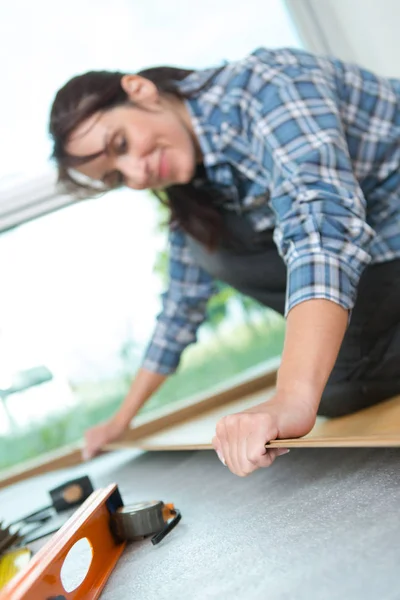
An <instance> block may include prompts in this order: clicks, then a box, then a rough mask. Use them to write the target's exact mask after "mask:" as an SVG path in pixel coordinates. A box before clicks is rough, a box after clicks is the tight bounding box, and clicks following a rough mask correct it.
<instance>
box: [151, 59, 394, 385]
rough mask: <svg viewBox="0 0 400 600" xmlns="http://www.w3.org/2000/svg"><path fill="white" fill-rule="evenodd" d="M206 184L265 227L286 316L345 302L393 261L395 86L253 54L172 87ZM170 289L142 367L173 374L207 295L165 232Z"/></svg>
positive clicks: (357, 71)
mask: <svg viewBox="0 0 400 600" xmlns="http://www.w3.org/2000/svg"><path fill="white" fill-rule="evenodd" d="M210 76H211V83H210V85H208V86H206V88H205V89H204V90H203V91H200V92H198V93H197V94H196V95H195V96H194V97H193V98H190V99H189V100H186V105H187V108H188V110H189V112H190V115H191V119H192V122H193V126H194V130H195V132H196V135H197V136H198V139H199V143H200V146H201V148H202V151H203V155H204V166H205V169H206V174H207V177H208V179H209V180H210V181H211V182H213V183H214V184H217V186H219V187H220V189H221V190H222V191H223V193H224V194H223V195H224V197H225V198H226V208H228V209H232V210H237V211H239V212H240V213H241V214H243V213H244V212H245V213H247V218H249V219H250V220H251V223H252V225H253V227H254V230H255V231H261V230H264V229H273V230H274V241H275V243H276V245H277V248H278V251H279V253H280V255H281V256H282V258H283V259H284V261H285V263H286V266H287V295H286V314H287V312H288V311H289V310H290V309H291V308H293V307H294V306H295V305H296V304H299V303H300V302H304V301H306V300H310V299H312V298H325V299H328V300H331V301H333V302H336V303H338V304H339V305H341V306H342V307H344V308H346V309H351V308H352V307H353V305H354V302H355V298H356V293H357V285H358V282H359V279H360V276H361V273H362V271H363V269H364V268H365V266H366V265H367V264H368V263H369V262H373V263H377V262H384V261H389V260H393V259H395V258H400V81H399V80H394V79H388V78H383V77H377V76H375V75H373V74H372V73H370V72H368V71H366V70H364V69H361V68H359V67H357V66H355V65H351V64H346V63H343V62H341V61H339V60H335V59H330V58H323V57H316V56H314V55H311V54H309V53H308V52H305V51H299V50H288V49H283V50H266V49H264V48H261V49H258V50H256V51H255V52H254V53H252V54H251V55H249V56H248V57H246V58H245V59H244V60H240V61H238V62H234V63H230V64H228V65H226V66H225V67H224V68H223V69H222V70H215V72H213V70H209V69H208V70H205V71H198V72H196V73H193V74H192V75H190V76H189V77H187V78H186V79H185V80H184V81H183V82H181V84H180V85H181V89H182V90H183V91H187V92H189V91H193V90H195V89H197V88H198V87H199V86H200V85H201V84H202V83H203V82H205V81H206V80H207V79H209V78H210ZM170 249H171V254H170V284H169V288H168V291H167V292H166V294H164V296H163V309H162V312H161V314H160V315H159V317H158V321H157V325H156V328H155V331H154V334H153V337H152V340H151V342H150V345H149V347H148V349H147V352H146V356H145V359H144V364H143V366H144V367H145V368H147V369H149V370H151V371H156V372H159V373H165V374H168V373H172V372H173V371H174V370H176V368H177V366H178V364H179V360H180V356H181V354H182V351H183V350H184V348H185V347H186V346H187V345H188V344H190V343H192V342H194V341H195V340H196V332H197V329H198V327H199V325H200V324H201V323H202V321H203V320H204V318H205V312H206V304H207V300H208V299H209V298H210V296H211V295H212V294H213V291H214V285H213V280H212V278H211V277H210V276H209V275H208V274H207V273H206V272H205V271H204V270H203V269H201V268H200V267H199V266H198V265H197V264H196V262H195V259H194V257H192V255H191V253H190V250H189V248H188V246H187V243H186V238H185V234H184V233H183V232H182V231H180V230H174V231H171V232H170Z"/></svg>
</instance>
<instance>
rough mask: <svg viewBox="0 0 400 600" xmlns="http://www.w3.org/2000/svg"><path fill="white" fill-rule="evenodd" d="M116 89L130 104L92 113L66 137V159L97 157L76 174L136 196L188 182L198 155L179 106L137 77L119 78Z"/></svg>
mask: <svg viewBox="0 0 400 600" xmlns="http://www.w3.org/2000/svg"><path fill="white" fill-rule="evenodd" d="M121 85H122V87H123V88H124V90H125V91H126V93H127V95H128V98H129V100H130V101H131V102H132V103H133V104H127V105H123V106H118V107H116V108H113V109H111V110H108V111H106V112H99V113H96V114H95V115H93V116H91V117H90V118H88V119H87V120H86V121H84V122H83V123H82V124H81V125H79V127H77V129H76V130H75V131H74V132H73V134H72V135H71V137H70V139H69V141H68V144H67V146H66V150H67V152H68V153H69V154H72V155H75V156H88V155H91V154H95V153H98V152H101V155H100V156H98V157H97V158H95V159H93V160H91V161H89V162H86V163H84V164H83V165H80V166H79V167H77V169H78V170H79V171H80V172H81V173H83V174H84V175H87V176H88V177H90V178H91V179H95V180H98V181H103V182H104V183H105V184H106V185H107V187H115V186H117V185H119V184H123V185H126V186H128V187H130V188H133V189H136V190H142V189H147V188H153V189H156V188H163V187H167V186H169V185H173V184H183V183H187V182H189V181H190V180H191V179H192V177H193V174H194V172H195V168H196V162H198V161H200V160H201V152H200V149H199V147H198V144H197V141H196V137H195V134H194V131H193V128H192V125H191V122H190V117H189V114H188V112H187V109H186V107H185V105H184V103H183V102H181V101H179V100H177V99H172V100H169V99H168V100H167V99H165V98H162V97H160V95H159V94H158V92H157V89H156V88H155V86H154V85H153V84H152V83H151V82H150V81H148V80H146V79H143V78H142V77H138V76H135V75H128V76H125V77H124V78H123V79H122V82H121Z"/></svg>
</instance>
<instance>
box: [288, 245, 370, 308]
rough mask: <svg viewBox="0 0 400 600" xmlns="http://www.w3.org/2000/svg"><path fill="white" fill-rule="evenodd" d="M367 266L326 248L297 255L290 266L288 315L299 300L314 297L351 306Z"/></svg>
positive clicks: (347, 306)
mask: <svg viewBox="0 0 400 600" xmlns="http://www.w3.org/2000/svg"><path fill="white" fill-rule="evenodd" d="M354 262H356V261H354ZM365 266H366V265H364V264H362V265H360V264H359V263H358V261H357V264H353V265H352V264H348V263H347V262H344V261H343V260H341V258H340V257H338V256H333V255H331V254H329V253H326V252H315V253H312V254H311V255H310V253H307V254H304V256H299V255H297V256H296V257H295V258H294V259H293V260H292V261H291V262H290V263H289V264H288V266H287V286H286V304H285V317H286V316H287V315H288V313H289V311H290V310H291V309H292V308H294V306H296V305H297V304H300V303H301V302H305V301H306V300H313V299H325V300H331V301H332V302H335V303H336V304H339V305H340V306H342V307H343V308H344V309H346V310H351V309H352V308H353V307H354V303H355V300H356V296H357V286H358V282H359V280H360V277H361V273H362V271H363V269H364V267H365Z"/></svg>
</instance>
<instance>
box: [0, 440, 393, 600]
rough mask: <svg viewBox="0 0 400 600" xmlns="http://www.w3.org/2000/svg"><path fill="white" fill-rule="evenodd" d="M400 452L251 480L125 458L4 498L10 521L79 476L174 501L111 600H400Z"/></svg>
mask: <svg viewBox="0 0 400 600" xmlns="http://www.w3.org/2000/svg"><path fill="white" fill-rule="evenodd" d="M399 467H400V451H398V450H376V449H362V450H356V449H351V450H348V449H347V450H344V449H343V450H342V449H331V450H322V449H312V450H303V449H302V450H292V451H291V452H290V454H288V455H285V456H283V457H281V458H279V459H278V460H277V461H276V462H275V463H274V465H273V466H272V467H270V468H269V469H265V470H260V471H257V472H256V473H254V474H253V475H252V476H250V477H248V478H246V479H240V478H237V477H235V476H233V475H232V474H231V473H230V472H229V471H228V470H227V469H226V468H225V467H223V466H222V464H221V463H220V462H219V461H218V459H217V458H216V456H215V455H214V453H213V452H193V453H190V452H178V453H173V452H169V453H148V454H141V453H138V452H132V451H123V452H118V453H114V454H112V455H107V456H104V457H100V458H98V459H96V460H95V461H92V462H91V463H90V464H87V465H82V466H79V467H77V468H75V469H68V470H65V471H59V472H57V473H52V474H47V475H44V476H42V477H38V478H35V479H32V480H30V481H26V482H21V483H19V484H16V485H15V486H12V487H9V488H7V489H5V490H2V491H0V516H1V517H3V518H6V519H12V518H14V517H18V516H20V515H22V514H24V513H26V512H29V510H30V509H32V510H33V509H34V508H36V507H40V506H41V505H43V504H44V503H46V502H47V500H48V497H47V493H46V490H48V489H50V488H51V487H54V486H56V485H58V484H59V483H61V482H63V481H65V480H67V479H69V478H71V477H73V476H77V475H78V474H85V473H87V474H88V475H90V476H91V478H92V480H93V483H94V484H95V485H96V486H97V487H99V486H104V485H106V484H108V483H111V482H116V483H117V484H118V486H119V489H120V491H121V494H122V498H123V500H124V502H125V504H128V503H130V502H136V501H140V500H150V499H161V500H164V501H165V502H174V503H175V505H176V506H177V507H179V508H180V509H181V511H182V514H183V519H182V522H181V523H180V524H179V525H178V526H177V528H176V529H175V530H174V531H173V532H172V533H171V534H170V535H169V536H167V538H166V539H165V540H164V541H163V542H162V543H161V544H160V545H159V546H155V547H154V546H152V544H151V543H150V541H149V540H145V541H143V542H139V543H133V544H131V545H129V546H128V547H127V548H126V550H125V551H124V553H123V555H122V558H121V559H120V561H119V562H118V564H117V566H116V568H115V570H114V572H113V573H112V575H111V577H110V579H109V581H108V583H107V585H106V587H105V588H104V591H103V593H102V596H101V598H102V599H103V600H125V599H126V600H128V599H133V598H134V599H135V600H153V599H154V600H156V599H157V600H164V599H165V600H167V599H168V600H181V599H182V600H206V599H222V600H225V598H226V599H228V598H229V599H232V600H256V599H257V600H258V599H260V600H261V599H262V600H264V599H268V600H303V599H304V600H306V599H307V600H314V599H315V600H336V599H338V600H339V599H340V600H353V599H354V600H376V599H377V598H379V599H380V600H400V545H399V540H400V519H399V507H400V484H399Z"/></svg>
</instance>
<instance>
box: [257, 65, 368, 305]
mask: <svg viewBox="0 0 400 600" xmlns="http://www.w3.org/2000/svg"><path fill="white" fill-rule="evenodd" d="M260 100H261V102H260ZM251 134H252V136H253V137H252V140H253V141H252V147H253V153H254V155H255V156H257V157H258V161H259V163H260V164H261V167H262V168H263V169H264V172H265V174H266V175H267V174H268V177H270V202H271V206H272V208H273V210H274V213H275V216H276V228H275V232H274V239H275V243H276V245H277V247H278V250H279V253H280V254H281V256H282V258H283V259H284V261H285V263H286V265H287V296H286V309H285V312H286V314H287V313H288V312H289V311H290V310H291V309H292V308H293V307H294V306H296V304H299V303H300V302H303V301H305V300H310V299H313V298H324V299H327V300H331V301H333V302H335V303H337V304H339V305H341V306H342V307H343V308H346V309H351V308H352V307H353V305H354V302H355V298H356V294H357V286H358V282H359V279H360V276H361V273H362V271H363V269H364V268H365V266H366V265H367V264H368V263H369V262H370V255H369V252H368V248H369V246H370V243H371V240H372V239H373V236H374V232H373V230H372V228H371V227H370V226H369V225H368V224H367V222H366V202H365V198H364V195H363V192H362V190H361V187H360V185H359V183H358V181H357V179H356V177H355V176H354V174H353V168H352V163H351V159H350V156H349V149H348V146H347V142H346V137H345V133H344V131H343V125H342V120H341V116H340V110H339V101H338V99H337V98H336V94H335V89H334V87H333V86H332V85H329V84H328V83H327V82H326V81H325V80H324V75H323V73H321V72H312V71H311V72H310V73H309V74H307V75H304V74H303V76H300V77H298V78H297V79H296V78H294V79H293V80H292V81H287V82H285V83H284V84H282V85H280V86H276V87H274V88H273V89H272V90H271V89H269V90H266V89H265V98H258V103H257V105H256V110H254V112H253V115H252V132H251Z"/></svg>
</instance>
